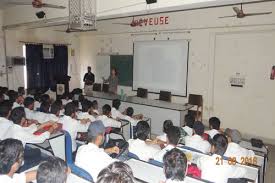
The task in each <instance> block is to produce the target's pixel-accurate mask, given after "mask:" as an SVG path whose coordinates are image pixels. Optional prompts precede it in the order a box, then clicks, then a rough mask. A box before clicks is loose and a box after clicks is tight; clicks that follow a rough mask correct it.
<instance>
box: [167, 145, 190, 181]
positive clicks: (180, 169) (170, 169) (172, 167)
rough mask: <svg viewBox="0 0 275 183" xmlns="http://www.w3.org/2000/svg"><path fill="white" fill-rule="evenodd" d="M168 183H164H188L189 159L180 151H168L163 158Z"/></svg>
mask: <svg viewBox="0 0 275 183" xmlns="http://www.w3.org/2000/svg"><path fill="white" fill-rule="evenodd" d="M163 170H164V174H165V177H166V181H165V182H162V183H186V181H185V180H184V179H185V176H186V170H187V158H186V156H185V154H184V153H183V152H182V151H181V150H179V149H176V148H174V149H172V150H170V151H168V152H167V153H166V154H165V155H164V157H163Z"/></svg>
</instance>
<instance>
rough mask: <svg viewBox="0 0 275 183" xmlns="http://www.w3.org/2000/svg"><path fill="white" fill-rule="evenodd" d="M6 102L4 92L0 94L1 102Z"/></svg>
mask: <svg viewBox="0 0 275 183" xmlns="http://www.w3.org/2000/svg"><path fill="white" fill-rule="evenodd" d="M3 101H4V95H3V93H2V92H0V102H3Z"/></svg>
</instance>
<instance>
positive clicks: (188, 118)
mask: <svg viewBox="0 0 275 183" xmlns="http://www.w3.org/2000/svg"><path fill="white" fill-rule="evenodd" d="M184 121H185V125H186V126H188V127H190V128H193V125H194V122H195V117H194V116H193V115H191V114H186V115H185V117H184Z"/></svg>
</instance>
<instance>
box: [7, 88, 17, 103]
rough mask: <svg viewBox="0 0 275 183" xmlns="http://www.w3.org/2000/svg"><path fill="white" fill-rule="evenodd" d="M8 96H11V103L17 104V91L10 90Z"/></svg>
mask: <svg viewBox="0 0 275 183" xmlns="http://www.w3.org/2000/svg"><path fill="white" fill-rule="evenodd" d="M8 96H9V100H10V102H15V101H16V99H17V97H18V93H17V92H16V91H13V90H9V91H8Z"/></svg>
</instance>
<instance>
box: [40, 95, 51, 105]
mask: <svg viewBox="0 0 275 183" xmlns="http://www.w3.org/2000/svg"><path fill="white" fill-rule="evenodd" d="M40 102H41V103H43V102H48V103H50V102H51V98H50V96H49V95H48V94H43V95H41V97H40Z"/></svg>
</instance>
